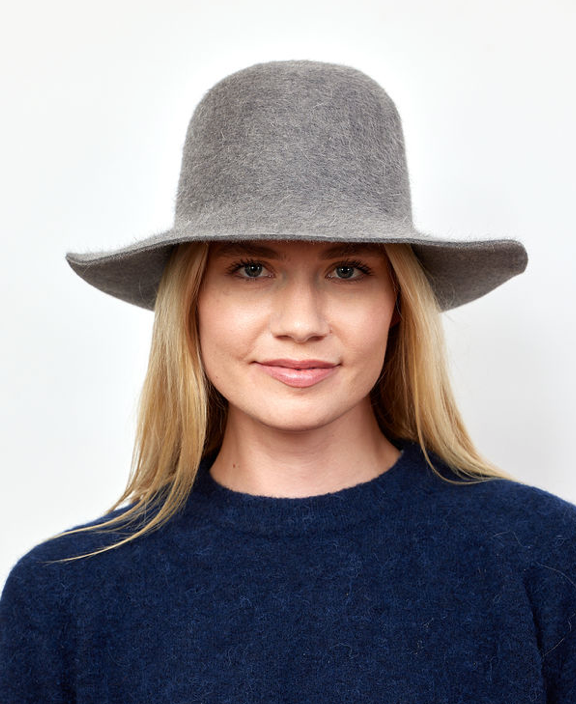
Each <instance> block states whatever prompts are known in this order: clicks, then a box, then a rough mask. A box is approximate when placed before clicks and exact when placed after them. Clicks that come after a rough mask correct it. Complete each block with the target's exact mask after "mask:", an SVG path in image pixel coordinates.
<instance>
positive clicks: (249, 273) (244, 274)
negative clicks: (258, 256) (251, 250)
mask: <svg viewBox="0 0 576 704" xmlns="http://www.w3.org/2000/svg"><path fill="white" fill-rule="evenodd" d="M228 273H229V274H232V275H234V276H238V277H239V278H241V279H252V280H255V279H265V278H268V276H270V273H269V272H268V269H266V267H265V266H264V264H261V263H260V262H258V261H248V260H243V261H239V262H234V264H232V265H231V266H230V267H228Z"/></svg>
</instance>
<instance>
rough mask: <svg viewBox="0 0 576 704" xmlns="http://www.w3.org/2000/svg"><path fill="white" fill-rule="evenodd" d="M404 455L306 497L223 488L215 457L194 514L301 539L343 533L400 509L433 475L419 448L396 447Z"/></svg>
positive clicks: (201, 474) (204, 466)
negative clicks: (361, 477)
mask: <svg viewBox="0 0 576 704" xmlns="http://www.w3.org/2000/svg"><path fill="white" fill-rule="evenodd" d="M396 444H397V446H398V449H400V450H401V454H400V456H399V458H398V459H397V461H396V462H395V464H394V465H392V467H390V468H389V469H387V470H386V471H385V472H383V473H382V474H380V475H378V476H377V477H375V478H374V479H371V480H369V481H366V482H362V483H360V484H356V485H355V486H351V487H347V488H345V489H340V490H339V491H335V492H331V493H327V494H319V495H315V496H309V497H303V498H284V497H281V498H279V497H271V496H260V495H254V494H245V493H243V492H239V491H235V490H233V489H230V488H228V487H225V486H223V485H222V484H220V483H219V482H217V481H216V480H215V479H214V478H213V477H212V475H211V474H210V467H211V466H212V463H213V462H214V460H215V455H213V456H212V457H209V458H206V459H205V460H204V461H203V462H202V463H201V465H200V467H199V470H198V475H197V477H196V481H195V483H194V487H193V490H192V493H191V495H190V514H189V515H193V516H194V517H195V519H196V520H205V519H208V520H210V521H215V522H217V523H218V524H220V525H221V526H223V527H225V528H228V529H230V530H235V531H240V532H247V533H257V534H261V535H266V534H282V535H296V534H304V533H315V532H318V531H324V530H334V529H342V528H345V527H346V526H350V525H353V524H356V523H359V522H361V521H366V520H370V519H371V518H373V517H375V516H376V515H378V514H383V513H384V514H385V512H386V511H387V510H391V509H392V508H393V507H397V504H398V502H400V501H404V500H406V498H407V496H408V492H414V491H417V490H418V484H421V483H422V482H423V481H424V479H425V477H426V476H427V475H428V476H429V473H430V472H431V470H430V469H429V467H428V465H427V464H426V462H425V459H424V456H423V454H422V451H421V449H420V447H419V445H418V444H416V443H413V442H409V441H402V442H397V443H396Z"/></svg>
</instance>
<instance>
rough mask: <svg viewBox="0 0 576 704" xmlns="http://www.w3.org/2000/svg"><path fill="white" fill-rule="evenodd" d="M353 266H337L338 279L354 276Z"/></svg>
mask: <svg viewBox="0 0 576 704" xmlns="http://www.w3.org/2000/svg"><path fill="white" fill-rule="evenodd" d="M354 268H355V267H353V266H337V267H336V273H337V274H338V277H339V278H340V279H351V278H352V277H353V276H354Z"/></svg>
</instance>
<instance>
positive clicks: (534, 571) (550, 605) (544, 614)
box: [524, 492, 576, 704]
mask: <svg viewBox="0 0 576 704" xmlns="http://www.w3.org/2000/svg"><path fill="white" fill-rule="evenodd" d="M544 494H545V498H544V500H543V501H541V502H540V503H539V504H538V506H533V507H532V508H533V509H534V512H533V513H532V519H533V520H534V521H535V523H534V525H536V526H537V530H536V531H534V533H535V534H536V535H537V536H538V537H537V538H536V539H535V540H534V541H530V543H531V544H529V545H525V547H526V548H527V557H528V564H527V566H526V567H525V573H524V574H525V584H526V587H527V591H528V594H529V597H530V599H531V602H532V609H533V613H534V622H535V626H536V634H537V638H538V640H539V646H540V652H541V656H542V674H543V677H544V681H545V683H546V692H547V704H574V702H576V505H573V504H571V503H569V502H567V501H564V500H563V499H560V498H559V497H557V496H554V495H552V494H548V493H546V492H544ZM534 533H533V534H534Z"/></svg>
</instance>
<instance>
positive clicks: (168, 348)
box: [61, 242, 518, 559]
mask: <svg viewBox="0 0 576 704" xmlns="http://www.w3.org/2000/svg"><path fill="white" fill-rule="evenodd" d="M383 250H384V251H385V253H386V255H387V257H388V260H389V262H390V265H391V270H392V275H393V278H394V282H395V285H396V287H397V290H398V294H399V295H398V300H397V306H398V312H399V322H398V323H397V324H396V325H394V326H393V327H392V328H391V329H390V333H389V338H388V345H387V350H386V356H385V361H384V366H383V371H382V374H381V377H380V379H379V380H378V382H377V384H376V385H375V387H374V389H373V390H372V392H371V400H372V404H373V407H374V413H375V415H376V418H377V420H378V423H379V425H380V428H381V429H382V432H383V433H384V435H385V436H386V437H388V438H389V439H390V440H391V441H394V440H412V441H414V442H417V443H418V444H419V445H420V447H421V448H422V450H423V452H424V455H425V457H426V460H427V462H428V464H429V465H430V467H431V468H432V469H433V471H434V472H436V474H438V476H440V477H441V478H442V480H444V481H447V482H456V480H451V479H448V478H447V477H445V476H443V475H441V474H440V473H439V472H438V471H437V470H436V468H435V467H434V464H433V462H432V459H431V458H430V455H429V452H430V451H431V452H433V453H435V454H436V455H437V456H438V457H439V458H440V459H441V460H443V461H444V462H445V463H446V464H447V465H448V466H449V467H451V468H452V470H453V471H454V473H455V474H456V475H457V476H459V477H461V478H466V479H467V480H468V481H472V482H479V481H487V480H490V479H496V478H503V479H514V478H513V477H511V476H510V475H508V474H506V473H505V472H503V471H502V470H500V469H498V468H496V467H495V466H493V465H492V464H490V463H489V462H488V461H487V460H486V459H484V458H483V457H482V456H481V455H480V454H479V453H478V452H477V450H476V449H475V447H474V445H473V443H472V441H471V439H470V437H469V435H468V433H467V431H466V429H465V427H464V424H463V422H462V419H461V416H460V413H459V411H458V409H457V406H456V403H455V400H454V397H453V394H452V390H451V387H450V381H449V377H448V373H447V369H446V355H445V351H444V334H443V328H442V322H441V317H440V309H439V307H438V303H437V301H436V298H435V296H434V293H433V291H432V289H431V287H430V283H429V281H428V279H427V277H426V275H425V273H424V271H423V269H422V267H421V265H420V263H419V261H418V259H417V258H416V256H415V254H414V252H413V250H412V248H411V247H410V245H407V244H385V245H383ZM208 252H209V244H208V243H207V242H190V243H183V244H180V245H177V246H175V248H174V250H173V252H172V254H171V257H170V260H169V261H168V263H167V265H166V268H165V270H164V273H163V276H162V280H161V282H160V286H159V290H158V293H157V298H156V305H155V317H154V327H153V332H152V344H151V349H150V357H149V363H148V370H147V373H146V377H145V380H144V384H143V387H142V391H141V394H140V398H139V403H138V412H137V428H136V437H135V442H134V451H133V455H132V465H131V472H130V477H129V480H128V483H127V486H126V489H125V491H124V493H123V494H122V496H120V498H119V499H118V500H117V501H116V502H115V504H114V505H113V506H112V507H111V508H110V510H109V511H108V513H112V512H113V511H115V510H116V509H117V508H118V507H120V506H122V505H123V504H124V503H126V502H130V505H129V507H128V508H127V509H125V510H123V511H120V512H119V513H118V515H116V516H114V517H112V518H110V519H109V520H106V521H103V522H99V523H98V524H97V525H92V526H87V527H83V528H77V529H74V530H72V531H67V532H66V533H64V534H61V535H66V534H70V533H74V532H81V531H87V530H98V531H101V530H106V529H110V530H113V529H114V527H116V526H117V525H118V524H119V523H120V522H122V526H123V527H126V526H127V525H128V526H129V525H132V526H136V527H135V529H134V530H132V531H131V532H130V533H129V534H128V535H127V537H124V538H122V539H121V540H118V541H117V542H115V543H113V544H112V545H108V546H106V547H104V548H102V549H100V550H96V551H94V552H91V553H88V555H95V554H98V553H100V552H105V551H107V550H111V549H113V548H116V547H119V546H120V545H123V544H124V543H127V542H130V541H132V540H134V539H136V538H138V537H140V536H142V535H144V534H145V533H148V532H150V531H152V530H155V529H157V528H159V527H160V526H161V525H163V524H164V523H165V522H166V521H167V520H169V519H170V518H171V517H172V516H173V515H174V514H175V513H176V512H177V511H179V509H180V508H181V507H182V506H183V505H184V503H185V502H186V499H187V498H188V496H189V494H190V491H191V489H192V486H193V483H194V480H195V477H196V474H197V471H198V467H199V465H200V462H201V460H202V459H203V458H204V457H205V456H207V455H208V454H210V453H212V452H214V451H215V450H217V449H218V447H219V446H220V444H221V442H222V437H223V433H224V428H225V423H226V413H227V403H226V401H225V399H223V398H222V397H221V396H220V394H219V393H218V392H217V391H216V390H215V389H214V387H213V386H212V384H211V383H210V381H209V380H208V378H207V377H206V375H205V373H204V369H203V365H202V359H201V355H200V343H199V337H198V321H197V309H196V304H197V299H198V294H199V290H200V286H201V283H202V277H203V274H204V270H205V268H206V263H207V260H208ZM515 481H518V480H515ZM458 483H461V482H458ZM152 507H153V508H154V510H153V511H150V509H151V508H152ZM148 516H151V518H149V520H147V517H148ZM86 556H87V555H81V556H78V557H75V558H68V559H79V557H86Z"/></svg>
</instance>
